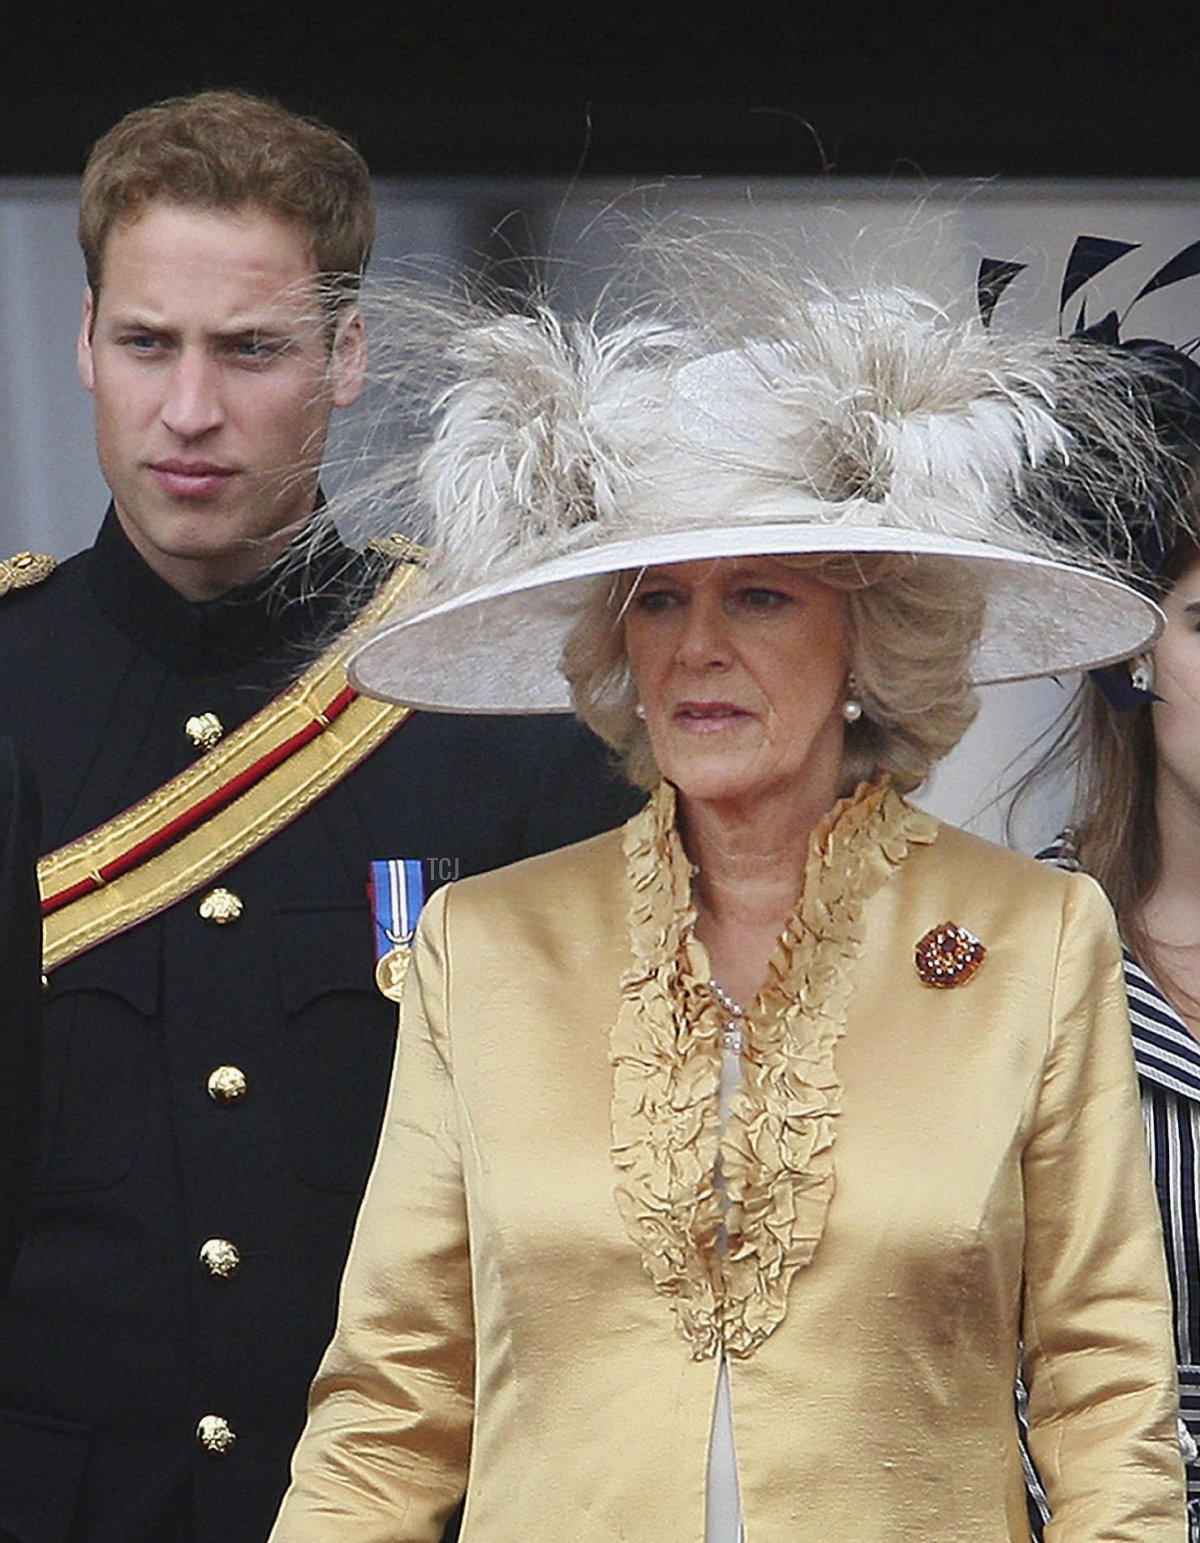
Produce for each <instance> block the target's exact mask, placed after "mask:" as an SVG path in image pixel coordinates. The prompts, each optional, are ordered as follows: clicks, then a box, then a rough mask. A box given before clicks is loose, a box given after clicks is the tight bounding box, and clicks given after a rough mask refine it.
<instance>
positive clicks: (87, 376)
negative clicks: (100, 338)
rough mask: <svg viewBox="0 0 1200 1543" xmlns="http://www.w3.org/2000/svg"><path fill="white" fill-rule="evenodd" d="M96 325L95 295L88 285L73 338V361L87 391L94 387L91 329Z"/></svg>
mask: <svg viewBox="0 0 1200 1543" xmlns="http://www.w3.org/2000/svg"><path fill="white" fill-rule="evenodd" d="M95 325H96V297H95V295H93V293H92V290H91V286H90V285H89V286H88V287H87V288H86V289H85V290H84V292H83V315H82V316H81V317H80V318H79V336H78V337H77V338H76V340H75V363H76V365H77V367H78V369H79V378H80V380H81V381H82V382H83V383H84V385H85V386H86V387H87V388H88V390H89V391H94V390H95V389H96V361H95V359H94V358H93V357H92V331H93V329H94V327H95Z"/></svg>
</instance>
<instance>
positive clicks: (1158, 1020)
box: [1020, 237, 1200, 1540]
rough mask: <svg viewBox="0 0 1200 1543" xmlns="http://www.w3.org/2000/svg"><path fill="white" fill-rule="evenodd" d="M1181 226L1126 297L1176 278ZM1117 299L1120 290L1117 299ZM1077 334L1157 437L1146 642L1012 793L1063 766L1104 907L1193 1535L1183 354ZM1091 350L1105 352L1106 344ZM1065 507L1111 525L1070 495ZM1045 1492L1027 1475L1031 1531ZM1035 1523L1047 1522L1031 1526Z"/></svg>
mask: <svg viewBox="0 0 1200 1543" xmlns="http://www.w3.org/2000/svg"><path fill="white" fill-rule="evenodd" d="M1128 250H1129V248H1128V247H1127V246H1125V245H1124V244H1123V243H1109V242H1105V241H1103V240H1102V239H1100V238H1095V237H1084V238H1081V239H1080V241H1079V242H1077V243H1076V247H1075V250H1074V252H1073V253H1072V258H1071V261H1070V262H1069V263H1068V266H1067V274H1066V278H1065V280H1064V295H1066V294H1067V293H1068V290H1069V289H1070V288H1071V286H1072V285H1074V286H1075V290H1074V292H1075V293H1078V289H1079V288H1080V287H1081V286H1082V284H1083V283H1084V282H1086V280H1087V278H1088V277H1093V276H1094V275H1095V274H1096V273H1097V272H1099V271H1101V269H1102V268H1103V267H1106V266H1108V264H1109V263H1111V262H1112V261H1115V260H1117V258H1118V257H1119V256H1120V255H1122V254H1123V253H1124V252H1126V251H1128ZM1198 271H1200V247H1197V246H1196V245H1195V244H1194V245H1193V246H1191V247H1189V248H1186V249H1185V250H1184V251H1183V252H1181V253H1180V254H1178V256H1177V257H1175V258H1173V259H1171V261H1170V262H1168V263H1166V264H1164V265H1163V268H1162V269H1161V270H1160V271H1159V272H1158V273H1157V274H1155V275H1154V276H1153V277H1152V279H1151V281H1150V282H1149V283H1148V284H1147V285H1146V286H1144V287H1143V289H1142V291H1141V292H1140V294H1139V295H1138V296H1137V297H1135V300H1134V302H1133V304H1136V301H1137V299H1138V298H1140V296H1141V294H1146V293H1149V292H1154V291H1156V290H1158V289H1159V288H1160V287H1161V286H1162V285H1163V284H1164V283H1177V282H1180V281H1183V280H1187V279H1192V280H1194V279H1195V277H1196V276H1197V272H1198ZM1132 308H1133V306H1132V305H1131V306H1130V307H1128V308H1127V310H1126V318H1128V311H1129V310H1132ZM1076 338H1077V339H1083V340H1086V339H1090V340H1091V341H1093V342H1096V343H1099V344H1101V345H1103V346H1104V347H1105V349H1106V350H1107V349H1109V348H1114V347H1119V348H1121V349H1123V350H1124V351H1125V352H1126V353H1127V354H1128V355H1130V356H1131V357H1133V358H1136V359H1138V360H1140V361H1141V362H1142V364H1143V365H1144V366H1145V367H1146V373H1145V375H1144V376H1143V378H1142V380H1141V381H1140V383H1139V387H1138V389H1139V391H1140V394H1141V395H1142V397H1143V399H1144V401H1145V403H1146V406H1147V408H1148V411H1149V419H1150V421H1151V422H1152V424H1153V427H1154V432H1155V433H1156V435H1157V436H1158V438H1159V441H1160V444H1161V446H1162V449H1163V452H1164V454H1163V457H1162V459H1161V460H1160V462H1159V476H1158V478H1157V479H1155V480H1153V481H1151V482H1150V483H1148V484H1147V485H1146V486H1145V487H1144V488H1142V489H1140V490H1138V491H1137V494H1136V500H1135V502H1134V503H1133V504H1131V506H1130V509H1129V510H1128V512H1127V517H1126V519H1125V520H1124V521H1123V522H1122V529H1123V531H1124V533H1125V535H1126V536H1127V538H1128V539H1129V541H1130V544H1131V547H1132V555H1133V558H1134V568H1135V581H1136V582H1137V583H1138V585H1139V587H1140V588H1142V589H1143V591H1144V592H1145V593H1147V594H1149V595H1152V596H1154V597H1155V598H1156V599H1157V600H1158V601H1159V602H1160V603H1161V605H1162V608H1163V611H1164V613H1165V624H1164V627H1163V631H1162V634H1161V636H1160V637H1159V639H1158V640H1157V642H1156V643H1155V644H1154V646H1153V647H1152V648H1148V649H1146V650H1144V651H1142V652H1140V653H1138V654H1136V655H1134V656H1133V657H1131V658H1130V659H1128V660H1126V661H1123V662H1121V663H1119V664H1117V665H1114V666H1112V667H1108V668H1104V669H1100V670H1095V671H1092V672H1091V673H1090V674H1089V675H1088V676H1086V677H1085V678H1084V680H1083V681H1082V683H1081V685H1080V687H1079V690H1078V692H1077V693H1076V695H1075V698H1074V700H1073V702H1072V703H1071V706H1070V708H1069V710H1068V712H1067V713H1066V715H1065V717H1064V721H1063V724H1062V727H1061V729H1060V731H1059V732H1058V734H1057V735H1056V736H1055V737H1054V740H1053V742H1052V744H1051V745H1050V747H1049V749H1048V750H1047V752H1046V753H1045V755H1044V756H1043V758H1042V760H1041V762H1040V763H1039V764H1038V766H1037V767H1035V769H1034V771H1033V773H1032V774H1031V775H1030V776H1029V777H1028V778H1026V779H1025V781H1024V783H1023V784H1022V787H1021V789H1020V793H1021V794H1024V793H1027V792H1029V791H1030V790H1031V789H1032V788H1034V787H1037V786H1039V785H1040V784H1041V783H1042V782H1043V781H1044V780H1046V779H1047V778H1049V777H1053V776H1057V775H1061V774H1066V775H1068V776H1069V777H1070V778H1071V780H1072V785H1073V806H1072V810H1071V815H1070V823H1069V827H1068V829H1067V830H1066V831H1065V832H1064V833H1063V835H1062V836H1060V837H1059V839H1058V840H1056V841H1055V842H1054V843H1053V845H1052V846H1050V847H1048V848H1047V849H1046V850H1045V851H1044V852H1042V853H1041V854H1040V855H1041V856H1042V857H1043V858H1046V859H1048V860H1050V861H1054V862H1056V863H1058V864H1059V865H1061V866H1064V867H1066V868H1069V869H1072V870H1080V869H1081V870H1082V871H1084V872H1086V873H1089V874H1091V875H1092V876H1093V877H1095V878H1096V879H1097V880H1098V881H1099V882H1100V884H1101V886H1102V887H1103V889H1104V891H1105V893H1106V894H1107V895H1108V897H1109V899H1110V901H1111V902H1112V904H1113V908H1114V910H1115V911H1116V915H1117V921H1118V925H1119V927H1120V932H1121V936H1122V939H1123V942H1124V973H1125V986H1126V991H1127V995H1128V1001H1129V1013H1130V1019H1131V1025H1132V1032H1133V1051H1134V1060H1135V1063H1136V1067H1137V1074H1138V1080H1139V1084H1140V1088H1141V1100H1142V1113H1143V1120H1144V1125H1145V1132H1146V1138H1147V1141H1148V1144H1149V1149H1150V1161H1151V1168H1152V1171H1153V1177H1154V1184H1155V1189H1156V1192H1157V1196H1158V1203H1159V1207H1160V1210H1161V1214H1162V1220H1163V1232H1164V1238H1165V1243H1166V1254H1167V1263H1168V1273H1169V1277H1170V1282H1171V1288H1172V1297H1173V1302H1174V1335H1175V1348H1176V1354H1177V1357H1178V1363H1179V1380H1180V1401H1181V1409H1182V1417H1183V1423H1184V1430H1183V1431H1182V1432H1181V1435H1182V1444H1183V1448H1184V1453H1185V1457H1186V1458H1187V1482H1188V1493H1189V1515H1190V1533H1189V1536H1190V1537H1192V1538H1193V1539H1194V1540H1200V1457H1198V1454H1197V1443H1198V1441H1200V489H1198V487H1197V468H1198V467H1200V365H1198V364H1197V363H1196V362H1195V360H1193V359H1192V358H1191V357H1190V355H1189V354H1186V353H1183V352H1181V351H1179V350H1178V349H1175V348H1173V347H1172V346H1171V345H1170V344H1168V343H1165V342H1163V341H1161V340H1159V339H1156V338H1147V337H1139V336H1134V337H1131V338H1129V339H1128V340H1127V341H1125V342H1122V341H1121V339H1120V335H1119V329H1118V325H1117V318H1116V316H1115V314H1110V315H1108V316H1106V317H1105V318H1104V320H1103V321H1102V322H1100V323H1097V324H1096V325H1094V326H1093V327H1092V328H1090V329H1088V330H1087V331H1086V332H1082V333H1078V334H1076ZM1106 357H1108V358H1110V359H1111V358H1113V357H1115V356H1114V355H1112V354H1108V353H1106ZM1077 514H1078V515H1079V517H1080V518H1082V519H1083V520H1084V521H1090V522H1091V523H1092V525H1093V527H1094V528H1095V529H1096V530H1097V532H1098V534H1102V537H1103V539H1104V540H1106V541H1107V540H1108V539H1109V538H1110V536H1111V528H1110V527H1109V525H1108V522H1107V520H1106V518H1105V517H1104V515H1103V513H1102V512H1101V511H1096V510H1089V509H1088V506H1087V502H1086V498H1085V499H1084V501H1083V502H1082V503H1081V504H1080V506H1079V509H1078V511H1077ZM1049 1512H1050V1505H1049V1502H1048V1501H1047V1498H1046V1496H1045V1494H1044V1493H1043V1491H1042V1489H1041V1486H1040V1485H1039V1484H1038V1482H1037V1478H1036V1475H1034V1476H1031V1516H1032V1518H1033V1523H1034V1535H1035V1537H1039V1538H1040V1537H1041V1536H1042V1529H1043V1527H1044V1525H1045V1521H1046V1517H1047V1516H1048V1514H1049ZM1045 1535H1046V1537H1047V1538H1049V1537H1051V1536H1053V1533H1052V1532H1051V1531H1049V1530H1047V1531H1046V1534H1045Z"/></svg>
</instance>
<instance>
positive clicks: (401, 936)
mask: <svg viewBox="0 0 1200 1543" xmlns="http://www.w3.org/2000/svg"><path fill="white" fill-rule="evenodd" d="M369 888H370V895H371V913H372V916H373V919H374V933H375V984H376V985H377V986H378V987H379V990H380V991H381V992H382V994H383V995H384V996H385V997H387V998H388V999H389V1000H390V1001H392V1002H398V1001H399V1000H400V997H401V994H402V993H403V990H404V979H405V976H406V975H407V974H408V965H409V960H410V959H411V957H412V940H413V934H414V933H415V932H416V929H417V918H418V917H419V916H420V914H421V907H422V906H423V905H424V903H425V870H424V868H423V867H422V865H421V860H420V858H416V857H394V858H389V859H386V860H383V861H380V862H373V863H372V864H371V876H370V884H369Z"/></svg>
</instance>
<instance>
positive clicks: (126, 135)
mask: <svg viewBox="0 0 1200 1543" xmlns="http://www.w3.org/2000/svg"><path fill="white" fill-rule="evenodd" d="M157 200H162V201H164V202H169V203H174V204H178V205H181V206H182V207H184V208H196V209H205V210H236V209H244V208H255V209H260V210H263V211H265V212H266V213H268V214H273V215H275V216H277V217H278V218H280V219H284V220H287V221H289V222H291V223H292V224H293V225H295V226H296V228H297V229H298V230H299V231H300V232H301V234H302V235H303V236H304V238H305V240H306V242H307V245H308V249H309V252H310V254H311V256H312V260H313V266H314V268H315V269H316V271H317V273H318V274H320V275H322V277H323V278H325V279H326V280H327V282H328V285H329V291H328V303H329V304H330V305H331V306H332V308H334V309H337V308H339V307H340V306H343V305H346V304H348V303H349V302H350V301H351V300H353V298H354V296H355V295H356V294H357V292H358V288H359V284H360V282H361V279H362V274H363V271H364V269H365V268H366V265H367V261H368V259H369V257H370V255H371V244H372V242H373V241H374V239H375V202H374V195H373V193H372V189H371V180H370V173H369V172H368V169H367V164H366V162H365V161H364V160H363V158H362V156H361V155H360V154H359V152H358V150H357V149H355V147H354V146H353V145H352V144H351V143H350V142H349V141H348V140H347V139H346V138H344V137H343V136H342V135H341V134H339V133H337V132H336V131H335V130H334V129H331V128H329V127H328V126H327V125H326V124H323V123H320V122H318V121H317V120H316V119H313V118H304V117H300V116H298V115H297V114H295V113H293V112H289V111H288V110H287V109H286V108H283V107H281V106H279V105H278V103H276V102H272V101H269V100H267V99H265V98H262V97H258V96H253V95H251V94H250V93H248V92H242V91H202V92H199V93H198V94H196V95H194V96H186V97H171V98H169V99H167V100H166V101H162V102H156V103H154V104H153V105H152V106H149V107H142V108H139V109H137V111H135V112H132V113H129V114H128V115H127V116H126V117H124V118H122V119H121V120H120V122H119V123H117V124H115V125H114V126H113V127H112V128H111V129H109V131H108V132H107V133H106V134H104V135H103V136H102V137H101V138H100V139H99V140H97V141H96V143H95V145H94V146H93V147H92V151H91V154H90V155H89V156H88V160H87V164H86V166H85V167H84V172H83V182H82V187H81V191H80V200H79V244H80V246H81V247H82V248H83V257H84V264H85V266H86V270H87V281H88V284H89V285H90V286H91V288H92V290H93V292H95V293H98V292H99V289H100V284H101V281H102V279H103V268H104V249H105V245H106V243H107V241H108V236H109V233H110V232H111V230H112V228H113V226H114V225H116V224H119V223H120V222H122V221H124V220H130V219H135V218H136V217H137V216H138V214H139V213H140V212H141V211H142V209H143V208H144V207H145V206H146V205H147V204H149V203H152V202H154V201H157Z"/></svg>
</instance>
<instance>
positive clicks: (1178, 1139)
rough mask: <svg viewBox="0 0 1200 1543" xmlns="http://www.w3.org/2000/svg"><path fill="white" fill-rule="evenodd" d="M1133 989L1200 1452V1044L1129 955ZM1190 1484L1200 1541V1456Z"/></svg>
mask: <svg viewBox="0 0 1200 1543" xmlns="http://www.w3.org/2000/svg"><path fill="white" fill-rule="evenodd" d="M1038 856H1039V857H1041V858H1043V859H1044V860H1046V861H1049V862H1056V863H1058V865H1059V866H1060V867H1064V868H1077V867H1078V863H1076V862H1075V861H1073V859H1072V855H1071V849H1070V847H1069V846H1068V845H1067V844H1066V843H1065V842H1061V841H1060V842H1056V843H1055V844H1054V845H1053V846H1051V847H1049V848H1047V849H1046V850H1045V851H1044V852H1039V853H1038ZM1125 991H1126V994H1127V996H1128V998H1129V1021H1130V1026H1131V1028H1132V1031H1133V1058H1134V1063H1135V1065H1136V1067H1137V1074H1138V1083H1139V1086H1140V1088H1141V1095H1142V1118H1143V1120H1144V1122H1145V1127H1146V1142H1147V1145H1148V1147H1149V1149H1150V1166H1151V1169H1152V1170H1153V1173H1154V1188H1155V1191H1156V1193H1157V1195H1158V1205H1159V1209H1160V1211H1161V1212H1162V1223H1163V1241H1164V1243H1165V1245H1166V1253H1167V1271H1168V1275H1169V1277H1170V1282H1171V1295H1172V1299H1173V1301H1174V1304H1175V1355H1176V1358H1177V1359H1178V1362H1179V1397H1180V1412H1181V1414H1182V1417H1183V1423H1184V1425H1185V1426H1186V1427H1187V1432H1188V1435H1189V1436H1190V1437H1191V1441H1192V1444H1193V1453H1194V1450H1195V1447H1197V1446H1200V1042H1197V1040H1196V1039H1195V1038H1193V1036H1192V1034H1191V1033H1190V1032H1189V1030H1188V1028H1187V1026H1186V1024H1185V1023H1184V1022H1183V1019H1182V1018H1180V1016H1179V1014H1178V1013H1177V1012H1176V1011H1175V1009H1174V1008H1173V1007H1172V1006H1171V1004H1170V1002H1169V1001H1168V1000H1167V998H1166V997H1165V996H1164V994H1163V992H1162V991H1161V990H1160V988H1159V987H1158V985H1157V984H1156V983H1155V981H1154V979H1153V977H1152V976H1151V975H1149V974H1148V973H1147V971H1146V970H1144V969H1143V968H1142V966H1141V965H1140V964H1139V963H1138V962H1137V960H1136V959H1134V957H1133V956H1132V954H1130V953H1129V952H1128V950H1126V952H1125ZM1181 1439H1182V1432H1181ZM1026 1465H1027V1474H1028V1477H1029V1482H1030V1494H1031V1502H1032V1503H1031V1507H1030V1511H1031V1517H1033V1519H1034V1528H1033V1530H1034V1536H1035V1538H1040V1536H1041V1529H1040V1526H1038V1525H1037V1514H1040V1516H1041V1517H1042V1518H1043V1519H1045V1518H1046V1517H1047V1516H1048V1514H1049V1513H1048V1509H1047V1507H1046V1504H1045V1496H1044V1495H1043V1494H1042V1492H1041V1487H1040V1485H1039V1484H1038V1482H1037V1478H1036V1476H1035V1475H1034V1474H1033V1471H1032V1468H1031V1467H1030V1466H1029V1464H1028V1459H1026ZM1187 1480H1188V1511H1189V1515H1190V1518H1191V1537H1192V1538H1194V1539H1200V1459H1197V1458H1196V1457H1195V1456H1194V1455H1192V1458H1191V1461H1189V1462H1188V1465H1187Z"/></svg>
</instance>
